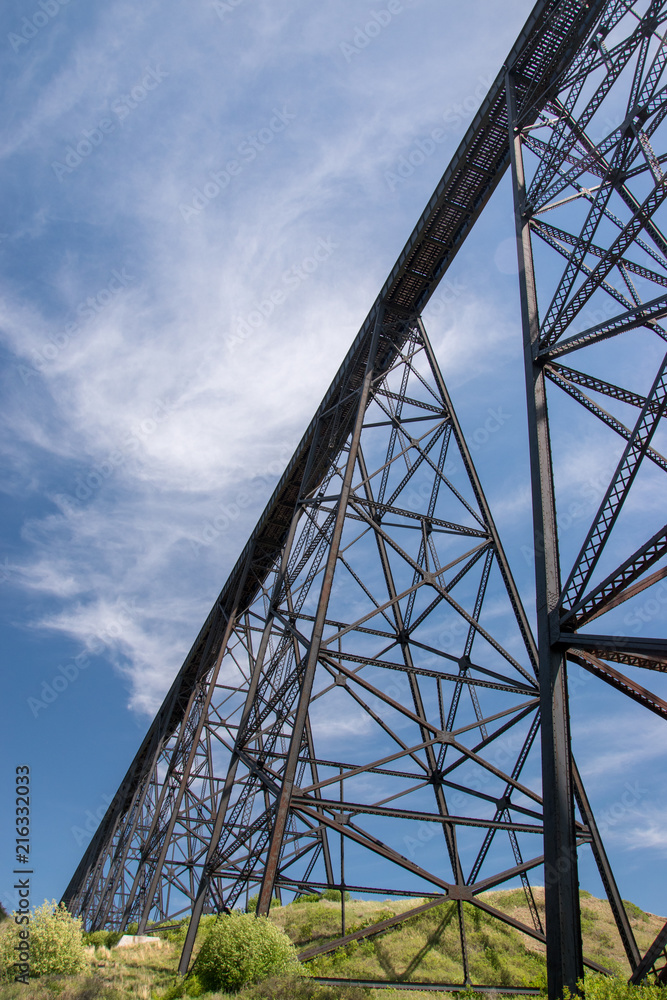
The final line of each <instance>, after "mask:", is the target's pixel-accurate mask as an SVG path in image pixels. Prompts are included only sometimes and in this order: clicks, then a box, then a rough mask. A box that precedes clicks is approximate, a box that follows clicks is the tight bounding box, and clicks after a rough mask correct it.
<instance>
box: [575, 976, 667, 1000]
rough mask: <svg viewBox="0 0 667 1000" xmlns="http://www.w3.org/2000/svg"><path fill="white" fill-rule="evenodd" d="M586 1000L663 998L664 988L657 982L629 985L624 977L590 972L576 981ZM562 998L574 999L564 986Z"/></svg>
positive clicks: (656, 999) (660, 999)
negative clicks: (583, 978)
mask: <svg viewBox="0 0 667 1000" xmlns="http://www.w3.org/2000/svg"><path fill="white" fill-rule="evenodd" d="M577 986H578V987H579V989H580V991H581V993H582V994H584V993H585V995H586V1000H664V996H665V989H664V987H663V986H659V985H658V984H657V983H650V984H646V985H644V986H631V985H630V984H629V983H628V981H627V980H626V979H621V978H617V977H612V976H603V975H601V974H599V973H595V972H594V973H591V974H590V975H587V976H586V979H585V981H584V982H582V981H581V980H579V982H578V983H577ZM564 1000H574V997H573V994H571V993H570V991H569V990H568V989H567V988H566V989H565V992H564Z"/></svg>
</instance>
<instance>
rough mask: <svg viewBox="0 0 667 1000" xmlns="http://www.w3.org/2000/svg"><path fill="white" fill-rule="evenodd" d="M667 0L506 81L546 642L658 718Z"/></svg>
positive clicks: (622, 10) (664, 548) (663, 711)
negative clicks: (547, 69) (529, 88)
mask: <svg viewBox="0 0 667 1000" xmlns="http://www.w3.org/2000/svg"><path fill="white" fill-rule="evenodd" d="M665 7H666V5H665V4H664V3H662V2H648V3H647V2H643V3H629V2H625V0H623V2H613V3H608V4H607V5H606V7H605V9H604V13H603V16H602V19H601V20H600V21H599V23H598V25H597V27H596V29H595V31H594V33H593V35H592V37H591V39H590V41H589V44H588V45H587V46H586V47H585V48H584V49H583V50H582V51H581V53H580V54H579V56H578V57H577V58H576V59H575V60H574V62H573V64H572V66H571V67H570V68H569V69H568V70H567V71H566V72H565V73H564V74H563V75H562V77H561V79H560V80H559V81H558V87H557V90H556V89H555V88H554V90H553V91H552V93H551V94H549V96H548V99H547V100H546V101H545V102H544V105H543V107H542V108H541V110H540V112H539V114H538V115H537V116H536V115H535V109H534V107H533V108H530V106H529V103H527V102H526V101H524V102H523V108H524V109H525V110H524V111H523V112H522V110H521V108H522V104H521V102H520V101H517V93H518V90H517V88H516V84H515V82H514V81H513V80H512V79H511V77H510V79H509V83H508V88H509V101H510V113H511V118H512V121H511V123H510V124H511V125H512V126H513V132H512V134H513V135H514V136H515V150H514V157H515V161H516V165H515V174H514V177H515V199H516V206H517V214H518V217H519V225H518V230H517V231H518V232H519V234H520V236H521V234H522V235H523V244H522V239H521V238H520V239H519V255H520V266H521V282H522V286H523V290H524V329H525V331H526V332H527V335H528V339H529V344H528V347H527V360H528V364H529V399H530V397H531V382H532V385H533V386H534V387H535V400H536V410H535V411H534V412H535V416H534V419H535V421H536V422H537V424H538V425H540V421H541V420H542V419H544V420H545V423H546V428H547V429H546V433H547V434H548V436H549V438H550V454H549V455H548V459H546V451H545V450H543V452H542V454H541V455H540V461H541V465H540V466H539V467H540V469H541V473H540V475H541V476H542V483H541V485H540V487H539V489H538V490H536V491H535V492H536V493H537V492H539V493H540V502H541V504H542V505H543V509H544V510H547V508H548V507H549V505H550V503H551V498H550V497H549V495H548V493H549V489H551V488H552V489H553V501H554V510H555V516H556V524H555V528H554V538H555V539H556V545H555V546H554V553H552V555H553V556H554V558H552V560H551V575H552V579H551V583H550V582H549V580H547V584H546V593H547V594H548V593H549V591H550V588H552V595H553V597H554V599H553V600H550V599H549V598H548V597H547V600H549V608H548V611H549V616H548V618H549V620H548V623H547V624H548V630H549V633H550V642H551V644H552V648H554V649H558V648H560V649H563V650H567V657H568V659H569V660H570V661H571V663H574V664H577V665H579V666H580V667H583V668H585V670H586V671H589V672H590V673H591V674H593V675H595V676H596V677H597V678H599V679H600V680H601V681H603V682H605V683H607V684H609V685H611V686H612V687H613V688H615V689H616V690H617V691H619V692H621V693H622V694H623V695H625V696H627V697H629V698H631V699H634V700H635V701H636V702H638V703H639V704H640V705H642V706H644V707H645V708H647V709H649V710H650V711H652V712H654V713H655V714H657V715H659V716H661V717H662V718H667V703H666V702H665V700H664V696H665V694H666V693H667V688H666V686H665V684H664V680H663V678H662V677H660V676H658V675H659V674H661V673H664V672H665V671H666V670H667V642H666V640H665V638H664V636H665V625H666V623H667V616H666V615H665V611H664V606H665V605H664V601H663V602H660V601H659V600H658V597H659V595H660V593H661V591H660V590H657V591H656V588H659V587H660V581H662V580H663V579H664V577H665V576H666V575H667V564H666V563H665V558H664V557H665V554H666V553H667V526H666V525H665V523H664V522H665V502H664V498H665V492H664V490H665V478H664V474H665V472H666V471H667V461H666V459H665V457H664V454H665V447H666V445H667V439H666V437H665V427H664V423H662V418H663V415H664V411H665V404H666V402H667V396H666V392H667V376H666V363H667V356H666V355H665V349H666V348H665V341H666V340H667V333H666V331H665V326H664V324H663V322H662V320H663V318H664V317H665V316H666V315H667V291H666V289H667V242H666V240H665V236H664V235H663V226H664V219H665V206H664V201H665V198H666V197H667V178H666V176H665V174H664V173H663V168H665V164H666V161H667V155H665V153H664V152H663V151H664V150H665V148H666V145H665V137H666V132H665V122H664V120H665V116H666V115H667V88H666V87H665V79H664V67H665V62H666V61H667V45H666V44H665V37H664V33H665V22H666V21H667V11H666V9H665ZM517 105H518V111H517V110H516V108H517ZM526 229H527V230H528V231H527V232H526ZM541 393H543V394H541ZM529 410H530V405H529ZM540 410H542V411H543V412H542V413H540V412H539V411H540ZM546 413H548V418H547V417H546V416H545V414H546ZM536 440H537V441H538V443H537V445H536V447H537V448H540V447H543V444H544V441H545V440H546V438H545V437H542V438H541V443H540V439H539V431H538V438H536ZM577 462H579V463H585V465H586V470H585V472H584V473H583V474H582V472H581V467H580V468H579V469H577V468H576V465H577ZM549 464H551V466H552V468H553V483H552V485H551V486H550V487H548V488H547V487H546V485H545V484H546V483H547V478H548V476H549V472H548V465H549ZM536 467H537V466H536ZM547 520H548V515H547ZM536 543H537V544H538V545H540V544H541V543H540V539H536ZM542 544H543V545H546V546H547V547H548V546H549V545H550V542H549V540H548V539H546V538H545V540H544V541H543V542H542ZM559 563H560V568H559V565H558V564H559ZM548 573H549V557H548V555H547V574H548ZM553 588H555V589H553ZM647 631H648V632H651V633H652V636H651V637H649V636H648V635H646V632H647ZM648 671H650V672H651V673H648ZM648 688H651V690H648ZM661 695H662V697H661ZM592 696H594V695H592ZM601 752H604V749H603V748H601ZM603 878H604V872H603ZM621 930H622V935H623V937H624V943H625V945H626V951H627V953H628V958H629V961H630V963H631V966H632V968H633V970H634V975H633V978H634V979H635V980H636V981H639V980H641V978H642V977H643V976H644V975H645V974H646V973H647V971H649V970H650V969H651V967H652V965H653V964H654V963H655V962H656V960H657V954H658V952H655V950H654V952H653V953H651V952H649V954H648V955H647V956H646V958H645V960H640V955H639V953H638V951H637V949H636V945H635V944H634V939H632V938H631V936H630V935H629V934H628V933H627V927H626V929H625V931H623V928H622V927H621ZM664 936H665V935H664V932H663V938H664ZM662 943H663V946H664V940H663V942H662ZM659 950H662V949H659ZM651 956H652V957H651ZM660 964H662V965H664V958H663V961H662V963H659V965H660ZM657 968H658V966H656V969H657ZM661 976H662V979H663V981H664V978H665V971H664V969H663V970H662V972H661Z"/></svg>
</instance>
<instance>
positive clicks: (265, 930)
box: [194, 912, 301, 993]
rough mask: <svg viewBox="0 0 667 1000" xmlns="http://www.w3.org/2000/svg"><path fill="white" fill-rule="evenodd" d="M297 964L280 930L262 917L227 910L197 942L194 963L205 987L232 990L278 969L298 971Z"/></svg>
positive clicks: (281, 970)
mask: <svg viewBox="0 0 667 1000" xmlns="http://www.w3.org/2000/svg"><path fill="white" fill-rule="evenodd" d="M299 970H301V965H300V963H299V960H298V958H297V955H296V950H295V948H294V945H293V944H292V942H291V941H290V939H289V938H288V937H287V935H286V934H285V932H284V931H281V930H279V928H278V927H276V926H275V925H274V924H272V923H270V922H269V921H268V920H267V919H266V917H253V916H251V915H250V914H247V913H238V912H234V913H230V914H229V915H228V916H225V917H220V918H219V919H218V920H217V921H216V923H215V924H214V926H213V927H212V928H211V931H210V932H209V934H208V937H207V938H206V940H205V941H204V943H203V945H202V946H201V950H200V952H199V955H198V956H197V960H196V962H195V966H194V972H195V973H196V975H197V977H198V979H199V981H200V982H201V984H202V986H203V987H204V989H206V990H211V991H213V990H226V991H227V992H230V993H234V992H236V991H237V990H239V989H240V988H241V987H242V986H245V985H246V983H256V982H259V981H260V980H261V979H266V978H267V976H271V975H274V976H275V975H279V974H280V973H292V974H294V975H298V973H299Z"/></svg>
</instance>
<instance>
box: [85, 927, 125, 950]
mask: <svg viewBox="0 0 667 1000" xmlns="http://www.w3.org/2000/svg"><path fill="white" fill-rule="evenodd" d="M122 936H123V935H122V934H121V932H120V931H84V933H83V943H84V945H86V944H87V945H91V944H92V945H95V947H96V948H115V947H116V945H117V944H118V942H119V941H120V939H121V938H122Z"/></svg>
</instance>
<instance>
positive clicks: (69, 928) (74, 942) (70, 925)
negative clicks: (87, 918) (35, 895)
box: [0, 899, 86, 981]
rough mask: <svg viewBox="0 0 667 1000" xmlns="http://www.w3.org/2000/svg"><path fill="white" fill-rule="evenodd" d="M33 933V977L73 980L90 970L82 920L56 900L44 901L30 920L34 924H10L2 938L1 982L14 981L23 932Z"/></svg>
mask: <svg viewBox="0 0 667 1000" xmlns="http://www.w3.org/2000/svg"><path fill="white" fill-rule="evenodd" d="M26 929H27V930H28V931H29V932H30V938H29V942H30V977H31V978H33V977H37V976H45V975H64V976H72V975H74V974H75V973H77V972H81V970H82V969H84V968H85V966H86V953H85V951H84V945H83V935H82V932H81V920H80V918H75V917H73V916H72V915H71V914H70V913H69V912H68V910H67V908H66V907H65V906H64V905H63V904H62V903H61V904H60V906H58V905H57V904H56V901H55V899H54V900H52V901H51V902H50V903H48V902H47V901H46V900H44V903H43V905H42V906H38V907H37V908H36V909H35V910H34V911H33V913H32V915H31V917H30V923H29V924H24V925H21V926H20V927H19V925H17V924H16V923H15V922H14V921H13V920H12V921H11V923H9V922H7V923H6V924H5V927H4V928H3V933H2V934H1V935H0V979H2V980H4V981H7V980H12V979H14V977H15V975H16V969H15V968H14V963H15V962H16V960H17V956H18V954H19V952H18V950H17V949H18V944H19V941H20V937H19V931H20V930H26Z"/></svg>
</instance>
